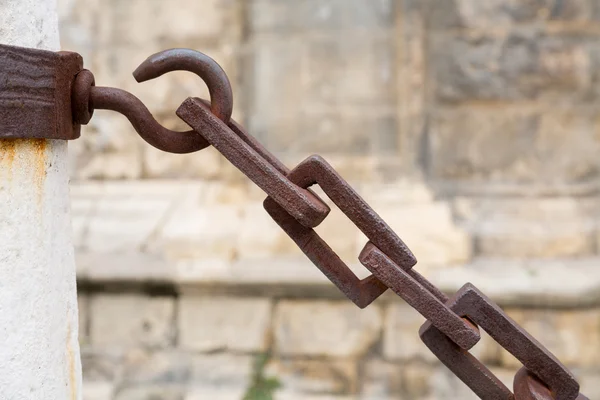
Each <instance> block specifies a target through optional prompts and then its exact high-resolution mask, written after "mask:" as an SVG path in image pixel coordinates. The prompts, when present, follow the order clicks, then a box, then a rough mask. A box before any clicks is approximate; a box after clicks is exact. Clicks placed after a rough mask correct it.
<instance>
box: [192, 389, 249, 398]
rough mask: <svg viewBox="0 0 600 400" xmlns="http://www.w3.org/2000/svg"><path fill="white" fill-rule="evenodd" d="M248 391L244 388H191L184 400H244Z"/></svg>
mask: <svg viewBox="0 0 600 400" xmlns="http://www.w3.org/2000/svg"><path fill="white" fill-rule="evenodd" d="M245 392H246V390H245V389H244V388H241V387H240V388H232V389H228V388H223V389H213V388H198V387H193V388H191V389H190V390H189V391H188V393H187V394H186V396H185V398H184V399H183V400H205V399H211V400H239V399H243V398H244V394H245Z"/></svg>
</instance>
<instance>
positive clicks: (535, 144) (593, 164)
mask: <svg viewBox="0 0 600 400" xmlns="http://www.w3.org/2000/svg"><path fill="white" fill-rule="evenodd" d="M597 121H598V117H597V116H596V115H593V114H592V113H590V112H588V111H586V110H585V109H583V110H577V111H576V110H570V111H552V112H547V113H543V114H542V115H539V114H537V113H532V112H529V111H527V110H523V111H516V110H515V111H508V110H502V109H500V110H485V111H484V110H477V111H475V110H462V111H452V112H441V113H438V114H437V116H436V117H435V118H434V120H433V122H432V129H431V141H430V149H431V155H432V157H431V172H432V174H433V176H435V177H436V178H437V179H447V180H455V181H458V180H462V181H471V182H477V183H480V184H484V183H489V182H499V183H505V182H514V183H526V182H527V183H529V182H531V183H534V182H535V183H538V184H558V183H563V182H583V181H586V180H589V179H592V178H593V177H595V176H597V175H598V170H599V166H598V161H597V159H596V158H595V157H593V155H592V154H597V152H598V150H600V142H599V141H598V135H597ZM498 132H502V134H498ZM467 144H468V145H467ZM573 154H577V157H574V156H573Z"/></svg>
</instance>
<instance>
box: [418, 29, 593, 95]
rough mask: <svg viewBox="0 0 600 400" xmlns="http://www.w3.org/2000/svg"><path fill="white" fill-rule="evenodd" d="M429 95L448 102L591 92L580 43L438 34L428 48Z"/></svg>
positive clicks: (523, 34)
mask: <svg viewBox="0 0 600 400" xmlns="http://www.w3.org/2000/svg"><path fill="white" fill-rule="evenodd" d="M430 46H431V47H430V48H431V49H432V50H431V61H430V63H431V64H430V65H431V66H432V68H433V72H432V73H433V79H434V81H435V84H434V88H435V89H434V91H435V95H436V97H437V99H439V100H441V101H447V102H461V101H477V100H488V101H489V100H524V99H531V100H534V99H539V98H543V99H546V100H547V101H548V102H550V103H551V102H552V101H556V99H560V100H561V101H562V102H565V101H567V100H568V99H573V98H578V97H579V98H581V97H582V94H585V93H586V92H589V91H590V89H591V88H590V87H589V83H590V80H591V77H592V75H591V68H590V67H591V58H590V57H591V56H590V52H589V50H588V49H587V48H586V44H585V42H583V41H579V42H577V41H570V40H568V39H566V38H563V37H561V36H547V35H544V34H541V33H539V31H537V30H514V31H511V32H510V33H509V34H507V35H503V36H493V35H487V34H485V33H481V34H459V35H450V34H445V33H444V34H439V35H437V36H436V35H434V38H433V39H432V42H431V43H430Z"/></svg>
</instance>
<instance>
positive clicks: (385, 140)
mask: <svg viewBox="0 0 600 400" xmlns="http://www.w3.org/2000/svg"><path fill="white" fill-rule="evenodd" d="M299 129H300V132H301V134H300V135H298V136H297V137H290V138H289V139H290V142H289V143H287V144H286V145H287V150H286V151H290V152H291V153H292V154H297V153H301V154H302V153H320V154H324V155H325V157H326V158H327V159H329V157H330V155H336V154H337V155H342V156H343V157H346V158H350V159H351V160H355V159H356V158H357V157H360V156H369V155H370V156H373V155H378V156H379V155H381V156H383V155H390V154H393V155H396V154H397V152H398V149H399V144H398V142H399V138H398V132H397V127H396V119H395V117H394V116H392V115H385V114H384V115H375V116H368V115H364V114H361V113H355V114H353V115H344V113H343V112H342V111H337V110H336V111H332V112H327V113H323V112H321V111H313V110H311V111H306V112H303V113H302V116H301V117H300V121H299Z"/></svg>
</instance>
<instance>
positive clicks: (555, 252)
mask: <svg viewBox="0 0 600 400" xmlns="http://www.w3.org/2000/svg"><path fill="white" fill-rule="evenodd" d="M474 206H475V207H474V208H473V209H472V212H471V213H470V216H468V217H467V222H466V225H469V226H470V228H469V230H471V231H472V233H473V236H474V240H475V243H476V247H477V251H478V253H479V254H481V255H485V256H492V257H530V258H533V257H541V258H550V257H571V256H584V255H592V254H594V253H595V251H596V250H595V249H596V245H595V242H596V239H595V238H596V226H595V223H594V222H593V218H594V217H593V215H594V213H595V211H594V208H595V206H594V205H593V204H589V203H587V202H586V201H584V200H580V199H575V198H570V197H548V198H544V199H535V200H534V199H531V200H527V199H512V200H509V199H506V200H489V201H482V202H476V203H475V204H474Z"/></svg>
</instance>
